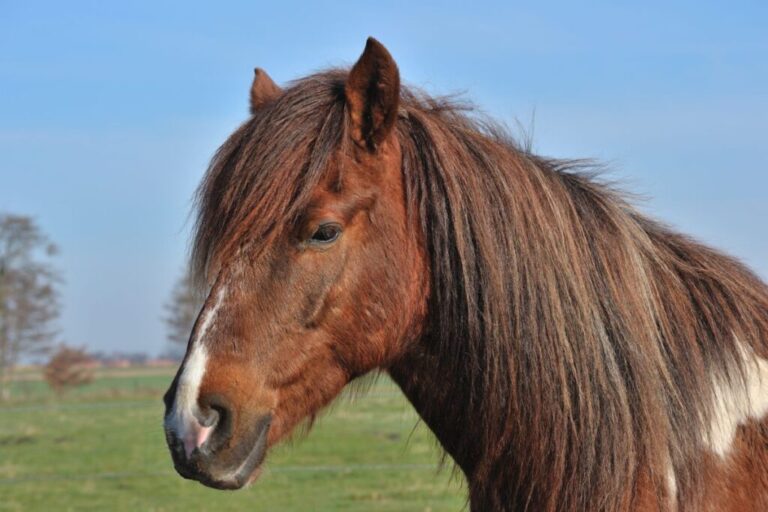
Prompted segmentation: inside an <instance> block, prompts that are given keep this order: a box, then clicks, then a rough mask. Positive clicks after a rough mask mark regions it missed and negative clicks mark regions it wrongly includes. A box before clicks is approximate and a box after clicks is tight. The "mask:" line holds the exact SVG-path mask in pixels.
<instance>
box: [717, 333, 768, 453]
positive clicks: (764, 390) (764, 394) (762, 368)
mask: <svg viewBox="0 0 768 512" xmlns="http://www.w3.org/2000/svg"><path fill="white" fill-rule="evenodd" d="M736 344H737V346H738V348H739V353H740V354H741V357H742V358H743V360H744V378H743V379H741V378H738V377H737V378H735V379H732V380H726V379H723V378H717V379H715V383H714V404H713V405H714V407H713V414H712V419H711V422H710V429H709V432H707V433H706V435H705V436H704V439H705V441H706V443H707V444H708V445H709V448H710V450H712V451H713V452H714V453H716V454H717V455H719V456H720V457H722V458H725V457H726V456H727V455H728V452H729V451H730V449H731V444H732V443H733V440H734V438H735V437H736V429H737V428H738V427H739V425H741V424H743V423H745V422H746V421H748V420H750V419H752V420H759V419H761V418H763V416H765V415H766V413H768V361H766V360H765V359H763V358H761V357H758V356H757V354H755V352H754V351H753V350H752V348H751V347H749V346H746V345H744V344H743V343H741V342H740V341H738V340H737V341H736Z"/></svg>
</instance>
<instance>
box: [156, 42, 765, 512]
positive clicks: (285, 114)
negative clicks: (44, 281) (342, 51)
mask: <svg viewBox="0 0 768 512" xmlns="http://www.w3.org/2000/svg"><path fill="white" fill-rule="evenodd" d="M250 114H251V115H250V117H249V118H248V120H247V121H246V122H245V123H244V124H243V125H242V126H240V127H239V128H238V129H237V130H236V131H235V132H234V133H233V134H232V135H231V136H230V137H229V139H228V140H227V141H226V142H225V143H224V144H223V145H222V146H221V148H220V149H219V150H218V151H217V152H216V154H215V156H214V157H213V159H212V162H211V164H210V167H209V169H208V171H207V173H206V175H205V177H204V179H203V181H202V183H201V184H200V186H199V189H198V192H197V203H196V204H197V222H196V224H195V231H194V238H193V243H192V250H191V264H192V268H193V269H194V272H195V275H196V276H197V277H198V278H199V280H200V283H201V286H203V287H205V289H206V290H207V292H208V293H207V298H206V299H205V302H204V305H203V306H202V309H201V311H200V314H199V317H198V318H197V321H196V323H195V326H194V328H193V330H192V333H191V336H190V339H189V343H188V347H187V352H186V355H185V357H184V360H183V361H182V364H181V366H180V368H179V370H178V373H177V374H176V376H175V378H174V380H173V382H172V384H171V386H170V388H169V390H168V392H167V393H166V394H165V397H164V402H165V416H164V429H165V434H166V440H167V444H168V447H169V449H170V453H171V456H172V459H173V462H174V465H175V468H176V470H177V471H178V473H180V474H181V475H182V476H184V477H186V478H190V479H194V480H197V481H199V482H201V483H203V484H205V485H207V486H211V487H214V488H219V489H237V488H241V487H243V486H246V485H248V484H250V483H251V482H253V481H254V480H256V479H257V478H258V476H259V474H260V472H261V469H262V467H263V463H264V460H265V457H266V453H267V451H268V450H269V448H270V447H271V446H273V445H275V443H278V442H279V441H280V440H281V439H284V438H286V437H287V436H289V435H290V434H291V432H292V431H293V430H294V429H295V427H296V426H297V425H300V424H303V423H304V422H305V421H310V422H311V421H312V420H313V419H314V418H315V416H316V415H317V414H318V412H319V411H321V410H322V409H323V407H325V406H326V405H327V404H329V403H330V402H331V401H332V400H333V399H334V397H336V396H337V395H338V394H339V393H340V392H341V390H342V389H343V388H344V387H345V386H346V385H347V384H348V383H350V382H351V381H353V380H355V379H357V378H358V377H361V376H363V375H365V374H367V373H369V372H376V371H381V372H385V373H388V374H389V376H391V378H392V379H393V380H394V382H395V383H397V385H398V386H399V387H400V389H401V390H402V392H403V394H404V395H405V397H407V399H408V400H409V401H410V403H411V404H412V405H413V407H414V408H415V410H416V411H417V412H418V414H419V416H420V417H421V419H422V421H423V422H424V423H425V424H426V425H427V426H428V427H429V428H430V429H431V430H432V432H433V433H434V434H435V436H436V438H437V440H438V442H439V444H440V445H441V447H442V449H443V450H444V452H445V453H446V454H447V455H449V456H450V458H451V459H452V460H453V462H454V463H455V467H457V468H459V469H460V471H461V472H463V474H464V475H465V476H466V482H467V484H466V485H467V494H468V504H469V507H470V509H471V510H472V511H633V512H643V511H658V510H663V511H718V512H736V511H765V510H768V420H766V417H765V416H766V413H767V412H768V286H766V284H765V283H764V282H762V281H761V280H760V278H758V277H757V276H756V275H755V274H754V273H753V272H751V271H750V270H748V269H747V268H746V267H745V266H744V265H743V264H741V263H740V262H738V261H737V260H736V259H734V258H731V257H729V256H727V255H724V254H723V253H721V252H719V251H717V250H714V249H712V248H710V247H708V246H706V245H703V244H701V243H699V242H697V241H696V240H694V239H692V238H690V237H688V236H685V235H682V234H680V233H678V232H676V231H675V230H673V229H671V228H669V227H667V226H666V225H664V224H662V223H660V222H658V221H655V220H652V219H650V218H648V217H647V216H645V215H643V214H641V213H640V212H639V211H638V210H637V208H636V206H634V205H633V204H632V201H630V200H629V199H628V198H627V196H626V195H625V194H624V193H622V192H621V191H620V190H618V189H617V188H616V187H614V186H613V185H611V184H610V183H607V182H606V180H605V179H604V178H602V177H601V174H600V173H599V171H596V170H595V166H594V165H593V164H592V163H590V162H589V161H582V160H573V161H563V160H556V159H550V158H545V157H542V156H539V155H536V154H534V153H533V152H532V151H531V150H530V149H529V148H528V147H527V146H525V145H522V144H519V143H516V142H515V140H514V139H513V138H512V137H511V136H510V135H509V134H508V132H507V131H506V130H505V129H504V128H503V127H502V126H501V125H499V124H497V123H495V122H493V121H491V120H489V119H487V118H486V117H484V116H481V115H480V114H477V113H476V112H475V111H474V110H473V109H472V108H471V107H468V106H466V105H464V104H462V103H460V102H457V101H456V100H454V99H450V98H439V97H432V96H430V95H427V94H425V93H423V92H420V91H418V90H415V89H412V88H408V87H405V86H401V84H400V75H399V71H398V67H397V64H396V63H395V61H394V59H393V58H392V56H391V55H390V53H389V52H388V51H387V49H386V48H385V47H384V46H382V45H381V43H379V42H378V41H376V40H375V39H373V38H370V39H368V41H367V43H366V46H365V49H364V51H363V53H362V55H361V56H360V57H359V59H358V60H357V62H356V63H355V64H354V65H353V66H352V67H351V69H349V70H344V69H330V70H326V71H322V72H319V73H316V74H313V75H310V76H307V77H305V78H302V79H299V80H297V81H295V82H292V83H290V84H289V85H287V86H285V87H280V86H278V85H276V84H275V83H274V81H272V79H271V78H269V76H268V75H267V74H266V73H265V72H264V71H263V70H261V69H258V68H257V69H256V71H255V76H254V79H253V84H252V86H251V90H250ZM691 186H693V184H692V185H691Z"/></svg>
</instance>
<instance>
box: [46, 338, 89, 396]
mask: <svg viewBox="0 0 768 512" xmlns="http://www.w3.org/2000/svg"><path fill="white" fill-rule="evenodd" d="M93 362H94V360H93V358H91V357H90V356H89V355H88V354H87V353H86V352H85V349H82V348H73V347H67V346H64V345H62V346H61V347H59V349H58V350H57V351H56V353H55V354H54V355H53V357H52V358H51V360H50V361H49V362H48V364H47V365H45V370H44V372H43V375H44V376H45V380H46V382H48V385H49V386H50V387H51V389H53V390H54V391H55V392H56V394H57V395H59V396H61V395H63V394H64V392H65V391H67V390H69V389H71V388H74V387H76V386H83V385H85V384H88V383H90V382H92V381H93V373H94V372H93Z"/></svg>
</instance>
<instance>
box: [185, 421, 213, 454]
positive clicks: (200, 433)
mask: <svg viewBox="0 0 768 512" xmlns="http://www.w3.org/2000/svg"><path fill="white" fill-rule="evenodd" d="M212 431H213V427H201V426H199V425H195V426H194V427H192V431H191V432H190V433H189V434H187V435H186V436H184V452H185V453H186V454H187V458H189V456H190V455H191V454H192V452H193V451H194V449H195V448H200V447H201V446H203V444H204V443H205V441H207V440H208V436H210V435H211V432H212Z"/></svg>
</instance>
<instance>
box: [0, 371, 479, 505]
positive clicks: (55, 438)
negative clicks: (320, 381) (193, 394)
mask: <svg viewBox="0 0 768 512" xmlns="http://www.w3.org/2000/svg"><path fill="white" fill-rule="evenodd" d="M171 377H172V370H169V369H157V368H138V369H137V368H126V369H119V370H118V369H115V370H109V371H101V372H99V373H98V375H97V378H96V379H95V380H94V382H93V383H91V384H89V385H87V386H84V387H82V388H79V389H76V390H73V391H72V392H71V393H68V394H67V395H66V396H65V397H63V398H56V397H54V396H52V394H51V393H50V391H48V389H47V387H46V385H45V383H44V382H42V381H40V380H39V379H36V378H35V376H34V375H22V376H21V378H20V380H19V381H18V382H16V383H15V384H14V389H13V397H14V398H13V399H12V400H11V402H10V403H8V404H5V405H0V511H5V510H9V511H25V512H26V511H38V510H39V511H50V510H56V511H69V510H72V511H76V510H105V511H106V510H109V511H123V510H125V511H129V510H130V511H143V510H146V511H174V510H179V511H185V512H188V511H193V510H222V511H224V510H249V511H272V510H275V511H292V510H297V511H305V510H306V511H353V510H365V511H411V510H413V511H443V510H445V511H460V510H462V509H463V508H464V503H465V498H464V486H463V483H462V482H461V480H460V478H458V477H457V476H455V475H454V474H453V473H452V471H451V467H450V465H449V464H447V465H446V467H445V468H444V469H442V470H438V465H439V460H440V455H439V451H438V449H437V448H436V442H435V440H434V438H433V437H432V435H431V433H430V432H429V431H428V430H427V429H426V427H424V425H423V424H421V423H418V421H417V416H416V414H415V412H414V411H413V410H412V408H411V406H410V405H409V404H408V403H407V402H406V400H405V399H404V398H403V396H402V395H401V394H400V392H399V391H398V389H397V388H396V387H395V386H394V385H393V384H392V383H391V382H390V381H389V380H387V379H386V378H383V377H382V378H379V379H378V380H377V381H376V382H375V383H373V384H372V386H371V388H370V389H369V390H368V391H366V392H360V393H348V394H346V395H345V396H342V397H341V398H339V399H338V400H337V401H336V403H335V404H334V405H333V406H332V407H331V408H330V409H329V410H328V411H327V412H326V413H325V414H324V415H322V416H321V417H320V418H319V419H318V421H317V422H316V424H315V426H314V427H313V429H312V430H311V432H310V433H309V434H308V435H307V436H300V435H299V436H296V438H295V439H294V440H293V441H291V442H289V443H286V444H283V445H282V446H279V447H277V448H276V449H274V450H272V452H271V453H270V454H269V455H268V458H267V465H266V467H265V471H264V473H263V475H262V477H261V478H260V480H259V481H257V482H256V483H255V484H254V485H253V486H251V487H250V488H248V489H245V490H241V491H235V492H224V491H216V490H213V489H208V488H206V487H203V486H201V485H200V484H197V483H196V482H190V481H187V480H184V479H182V478H181V477H179V476H178V475H177V474H176V473H175V472H174V470H173V467H172V464H171V460H170V456H169V455H168V453H167V449H166V447H165V442H164V439H163V434H162V428H161V416H162V410H163V409H162V404H161V400H160V397H161V396H162V393H163V392H164V390H165V388H166V387H167V385H168V383H169V382H170V380H171Z"/></svg>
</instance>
